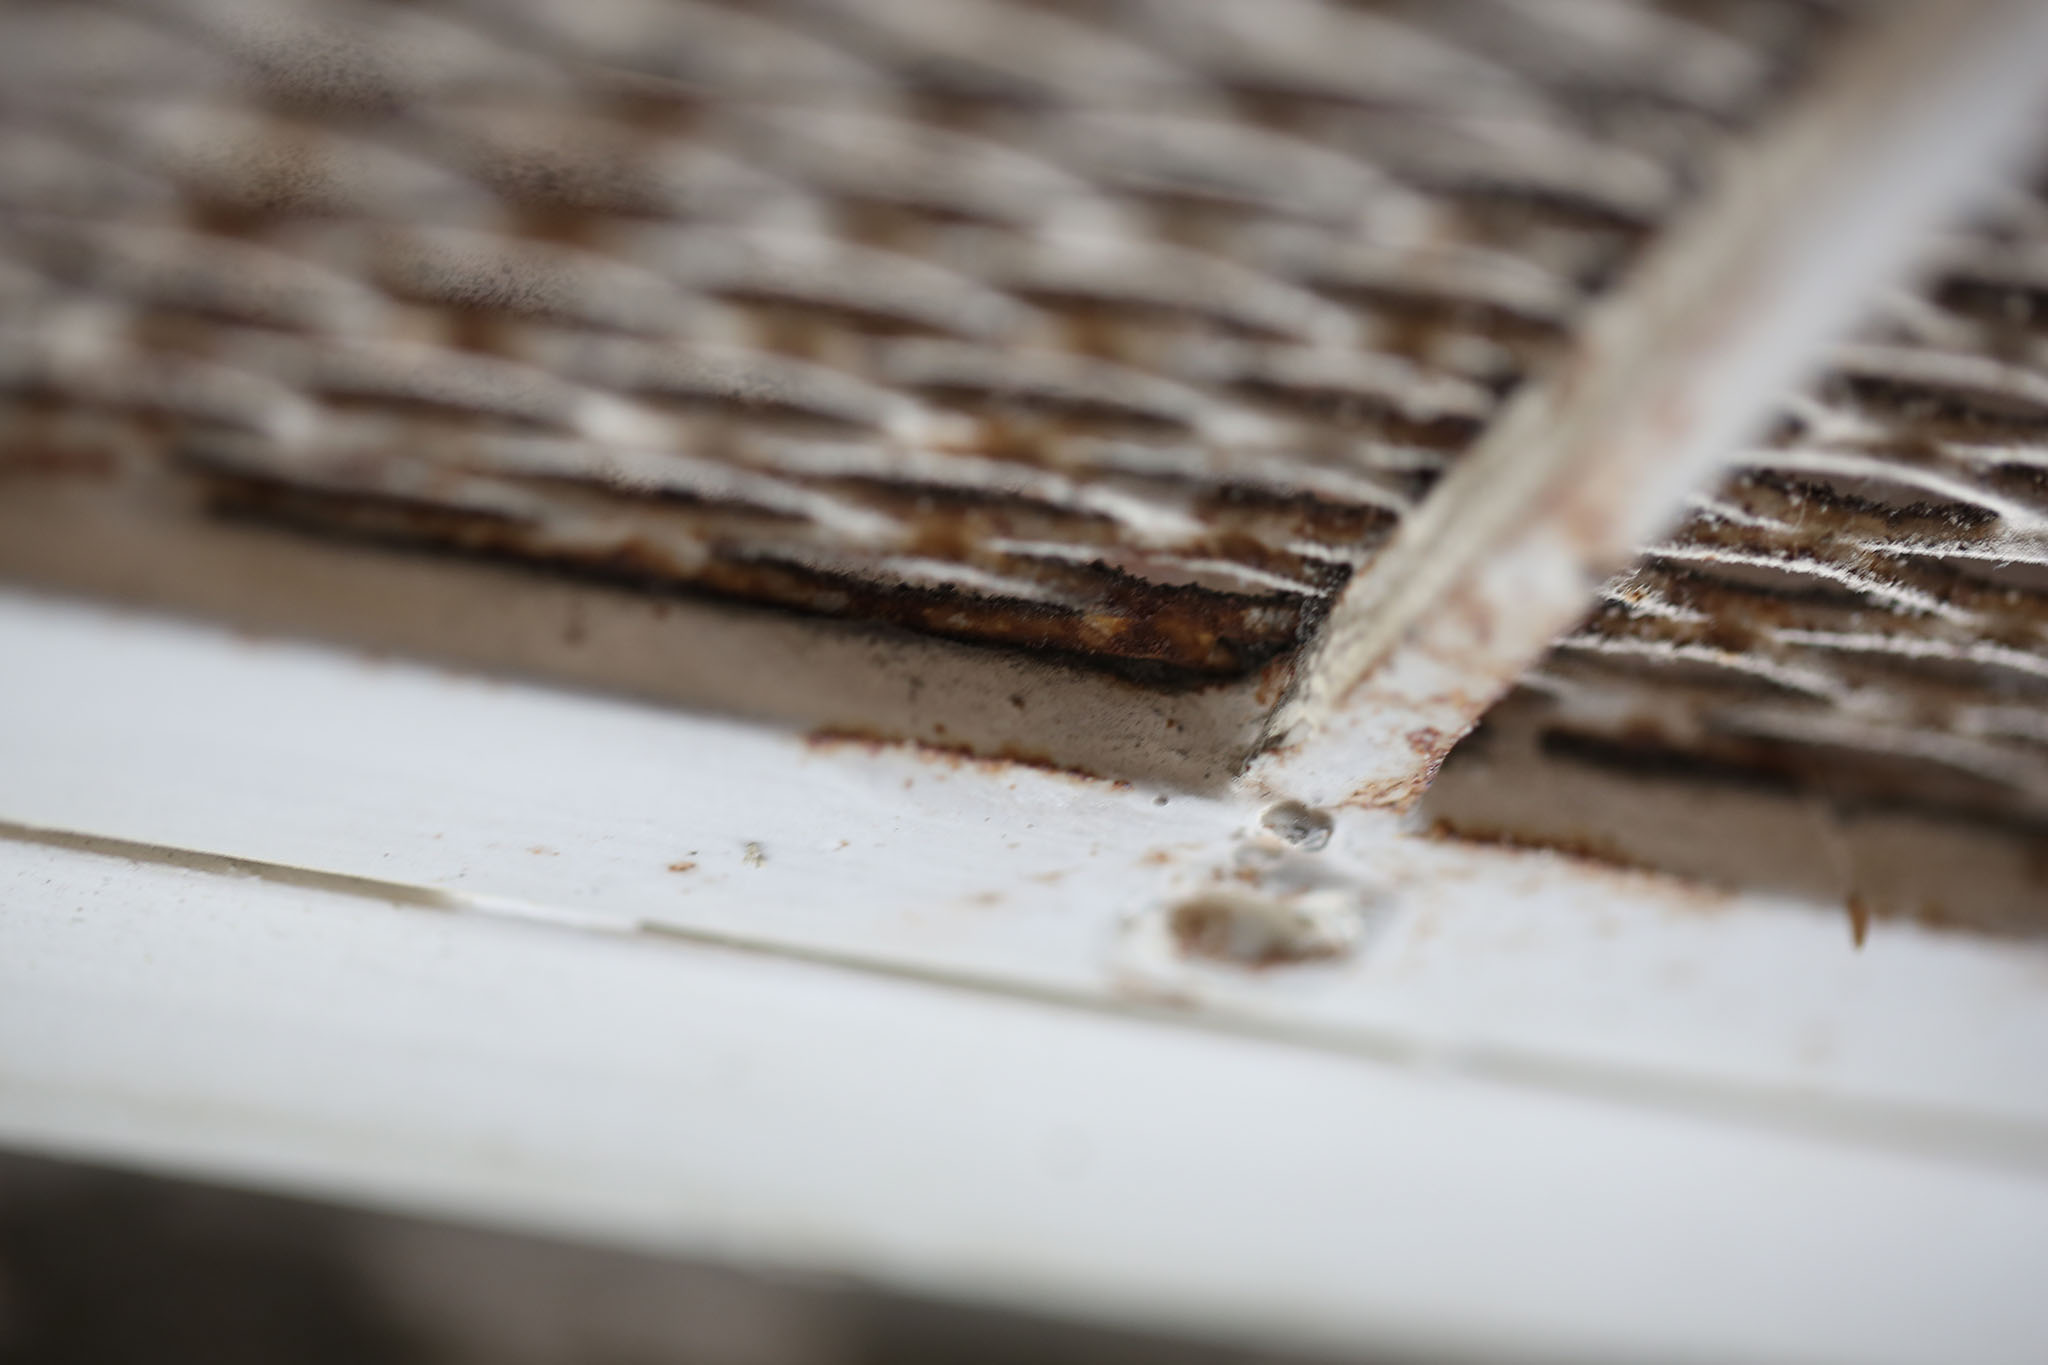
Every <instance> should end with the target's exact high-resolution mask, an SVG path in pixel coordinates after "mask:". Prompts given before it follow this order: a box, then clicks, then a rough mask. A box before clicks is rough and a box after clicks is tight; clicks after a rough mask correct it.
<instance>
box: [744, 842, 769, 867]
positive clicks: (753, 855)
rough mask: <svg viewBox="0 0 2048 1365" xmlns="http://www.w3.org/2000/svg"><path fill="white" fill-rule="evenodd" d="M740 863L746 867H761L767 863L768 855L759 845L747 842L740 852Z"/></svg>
mask: <svg viewBox="0 0 2048 1365" xmlns="http://www.w3.org/2000/svg"><path fill="white" fill-rule="evenodd" d="M740 861H741V862H743V863H745V864H746V865H747V866H748V867H762V866H765V865H766V864H767V862H768V854H767V851H766V850H764V849H763V848H762V847H761V846H760V845H759V844H757V843H754V842H752V841H749V842H748V844H747V846H746V848H744V849H743V850H741V852H740Z"/></svg>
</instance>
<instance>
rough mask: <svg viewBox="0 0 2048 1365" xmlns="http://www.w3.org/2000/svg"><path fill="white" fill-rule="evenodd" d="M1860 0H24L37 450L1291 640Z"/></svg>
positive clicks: (582, 560) (28, 466)
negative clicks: (301, 0) (1829, 0)
mask: <svg viewBox="0 0 2048 1365" xmlns="http://www.w3.org/2000/svg"><path fill="white" fill-rule="evenodd" d="M1846 22H1847V21H1846V19H1845V16H1844V13H1843V12H1838V11H1837V8H1836V7H1835V6H1832V5H1822V4H1817V3H1804V2H1802V0H1668V3H1649V2H1647V0H1645V2H1644V3H1629V2H1627V0H1581V2H1580V3H1571V4H1561V3H1554V2H1553V0H1456V2H1455V3H1442V2H1441V0H1438V2H1435V3H1422V2H1421V0H1417V3H1412V4H1399V3H1389V4H1366V3H1345V2H1344V0H1200V2H1199V3H1198V2H1196V0H1173V2H1172V3H1166V2H1163V0H1162V2H1158V3H1148V2H1147V0H1118V2H1117V3H1108V4H1078V3H1076V4H1062V3H1030V2H1029V0H943V2H940V0H858V3H856V2H855V0H778V2H777V3H769V4H759V5H738V4H735V5H722V4H715V3H701V2H693V0H579V2H578V3H576V4H571V5H563V4H557V3H553V0H468V2H467V3H465V2H464V0H436V2H435V3H428V4H413V5H403V4H395V3H394V4H371V3H340V2H339V0H323V2H322V3H310V4H276V3H271V2H270V0H261V2H260V3H259V2H258V0H168V2H166V3H156V4H133V5H122V4H86V3H71V2H70V0H65V2H64V3H57V2H56V0H51V2H50V3H21V2H18V3H14V4H11V5H9V6H8V7H7V8H6V9H5V10H4V11H0V91H4V96H0V108H4V111H5V113H4V120H0V297H4V298H5V300H6V318H7V321H6V323H5V325H4V328H0V393H4V401H5V404H6V416H5V418H4V426H0V469H6V470H11V471H12V472H13V473H14V474H15V475H17V476H22V475H28V476H37V475H48V476H52V477H63V476H65V475H68V474H76V473H78V472H80V471H82V470H97V471H99V472H101V473H104V472H105V471H106V469H108V468H113V469H116V470H120V471H124V472H131V473H132V472H134V471H137V470H149V471H157V472H158V473H162V472H163V471H169V476H170V477H171V478H173V479H175V480H176V481H177V482H178V484H179V485H180V486H181V487H185V488H188V489H189V490H190V492H191V494H192V496H193V497H195V498H196V499H198V500H199V502H200V504H201V505H202V506H203V507H204V508H205V509H206V511H207V513H208V514H211V515H221V516H233V517H240V518H256V519H261V520H263V521H266V522H270V523H274V524H285V525H290V526H295V527H298V528H302V529H305V530H307V531H311V532H316V533H320V534H323V535H330V536H339V537H343V538H346V539H348V540H351V541H354V542H358V543H365V544H367V543H377V544H383V545H387V546H393V547H406V548H409V549H411V550H415V551H417V550H434V551H440V552H448V553H456V554H460V555H465V556H478V557H488V558H492V559H495V560H499V561H510V562H516V563H519V564H523V565H526V566H529V567H532V568H536V569H543V570H546V571H548V572H551V573H570V574H576V575H582V576H589V577H595V578H600V579H603V580H606V581H610V582H616V583H624V584H629V585H632V586H634V587H636V588H639V589H643V590H646V591H651V592H657V593H665V592H670V591H683V592H687V593H692V594H708V595H711V596H713V597H718V598H724V599H731V600H738V601H743V602H749V603H756V604H763V605H769V606H774V607H780V608H793V609H796V610H798V611H800V612H804V613H812V614H817V615H822V616H831V617H838V618H844V619H851V620H855V621H870V622H882V623H889V624H893V625H897V626H903V627H908V628H910V629H912V630H915V631H918V632H923V633H928V634H934V635H939V636H946V637H951V638H954V639H960V640H967V641H974V642H982V643H991V644H999V645H1003V646H1008V647H1015V648H1027V649H1031V650H1038V651H1051V652H1053V653H1055V654H1057V655H1059V656H1061V657H1064V658H1069V659H1075V660H1080V661H1083V662H1086V663H1088V664H1091V665H1095V666H1100V667H1105V668H1109V669H1112V670H1114V671H1117V672H1121V673H1123V674H1125V675H1127V676H1131V677H1135V678H1137V679H1140V680H1142V681H1146V682H1149V683H1154V684H1177V685H1184V684H1189V683H1199V682H1203V681H1208V680H1216V679H1225V678H1232V677H1239V676H1245V675H1248V674H1251V673H1253V672H1255V671H1256V670H1257V669H1259V668H1260V667H1261V666H1262V665H1264V664H1266V663H1268V662H1269V661H1271V660H1272V659H1274V658H1275V657H1276V656H1281V655H1284V654H1286V653H1287V652H1289V651H1291V650H1292V649H1294V648H1295V647H1296V646H1297V645H1299V644H1300V643H1301V642H1303V641H1304V640H1305V639H1307V638H1309V636H1310V635H1311V634H1312V632H1313V630H1314V628H1315V626H1316V624H1317V623H1318V621H1319V620H1320V619H1321V616H1322V614H1323V612H1324V611H1325V610H1326V609H1327V606H1328V604H1329V602H1330V600H1331V598H1332V597H1333V595H1334V594H1335V593H1336V592H1337V591H1338V590H1339V589H1340V588H1341V587H1342V586H1343V585H1344V584H1345V582H1346V581H1347V580H1348V579H1349V578H1350V577H1351V576H1352V575H1353V574H1355V573H1356V572H1357V571H1359V570H1360V569H1361V567H1363V566H1364V565H1366V564H1367V563H1369V562H1370V560H1371V559H1372V557H1373V555H1374V553H1375V551H1376V550H1377V548H1378V547H1379V546H1380V545H1381V544H1382V543H1383V542H1384V541H1385V539H1386V537H1387V536H1388V535H1389V534H1390V532H1391V531H1392V530H1393V528H1394V527H1395V526H1396V525H1397V524H1398V523H1399V521H1400V519H1401V518H1402V516H1403V515H1404V513H1405V512H1407V511H1408V510H1409V509H1410V508H1412V507H1413V506H1414V505H1415V503H1416V501H1417V500H1418V499H1420V498H1423V497H1424V496H1426V495H1427V493H1428V492H1429V490H1430V488H1431V487H1432V485H1433V484H1434V483H1435V482H1436V481H1437V480H1438V478H1439V477H1440V476H1441V475H1442V474H1443V473H1444V472H1445V471H1446V470H1447V469H1448V468H1449V467H1450V466H1452V465H1453V464H1454V463H1455V462H1456V461H1457V460H1458V459H1459V457H1460V455H1461V453H1462V452H1463V451H1465V450H1466V449H1467V447H1468V446H1470V445H1471V444H1472V443H1473V442H1474V440H1475V439H1476V438H1477V437H1478V436H1479V434H1480V433H1481V432H1483V431H1484V429H1485V428H1486V427H1487V425H1488V423H1489V422H1490V421H1491V420H1492V419H1493V417H1494V415H1495V414H1496V412H1497V411H1498V409H1499V408H1500V405H1501V404H1502V402H1503V401H1504V400H1505V399H1506V398H1507V397H1508V396H1509V395H1510V394H1512V393H1514V392H1515V391H1516V390H1517V389H1518V387H1520V386H1523V385H1525V384H1526V383H1528V382H1529V381H1530V380H1531V378H1532V376H1539V377H1540V376H1541V375H1542V374H1543V373H1544V372H1545V369H1546V367H1547V366H1549V365H1552V364H1554V363H1555V362H1556V360H1557V358H1558V356H1559V355H1560V353H1561V352H1562V350H1563V349H1564V347H1565V346H1566V344H1567V342H1568V340H1569V338H1570V336H1571V334H1572V330H1573V328H1574V326H1575V325H1576V323H1577V320H1578V319H1579V318H1580V316H1581V314H1582V312H1583V310H1584V309H1585V308H1586V306H1587V304H1588V303H1589V301H1590V300H1592V299H1594V298H1596V297H1598V296H1600V295H1601V294H1602V293H1603V292H1606V291H1609V290H1611V289H1612V288H1613V287H1614V286H1615V285H1616V283H1617V282H1618V281H1620V280H1622V279H1623V278H1624V277H1625V276H1626V274H1627V271H1628V269H1629V266H1630V264H1631V262H1632V261H1633V260H1634V259H1635V258H1636V257H1637V256H1638V255H1639V254H1640V252H1641V250H1642V249H1643V247H1644V245H1645V243H1646V242H1647V241H1648V240H1650V239H1651V238H1652V237H1653V236H1654V234H1655V233H1656V231H1657V229H1658V228H1659V226H1660V225H1661V224H1663V223H1664V222H1666V221H1667V220H1668V219H1669V218H1671V217H1672V216H1673V215H1674V214H1675V213H1678V212H1679V211H1680V210H1681V209H1682V206H1683V205H1684V204H1685V202H1686V201H1687V199H1688V198H1689V197H1690V196H1691V195H1692V194H1694V193H1695V192H1696V191H1697V190H1698V188H1699V187H1700V185H1701V183H1702V181H1703V180H1704V179H1705V178H1706V177H1707V176H1708V175H1709V173H1710V169H1711V166H1712V164H1713V159H1714V157H1715V156H1716V155H1717V154H1718V153H1719V152H1720V151H1721V149H1722V148H1723V147H1724V145H1725V144H1726V143H1727V142H1728V141H1729V139H1730V137H1731V135H1733V134H1734V133H1736V132H1738V131H1739V130H1741V129H1742V128H1744V127H1745V126H1747V125H1748V124H1750V123H1752V122H1753V121H1754V120H1756V119H1757V118H1759V117H1760V116H1761V115H1762V114H1763V113H1764V112H1765V111H1767V110H1768V109H1769V108H1770V107H1771V106H1772V104H1773V102H1774V101H1775V100H1776V99H1778V98H1779V97H1780V96H1781V95H1782V94H1783V92H1784V91H1786V90H1787V89H1788V88H1789V87H1790V86H1791V85H1792V84H1793V83H1794V82H1795V81H1796V79H1797V77H1798V75H1799V73H1800V71H1801V70H1802V69H1803V68H1804V67H1805V66H1806V65H1807V64H1808V63H1809V62H1810V60H1811V58H1812V56H1813V54H1814V53H1815V52H1816V51H1817V50H1818V49H1819V48H1820V47H1821V46H1822V45H1824V44H1825V43H1826V42H1827V41H1828V40H1829V39H1830V38H1831V37H1832V36H1833V35H1835V34H1837V33H1839V32H1840V31H1841V29H1842V28H1843V27H1844V25H1845V23H1846Z"/></svg>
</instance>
